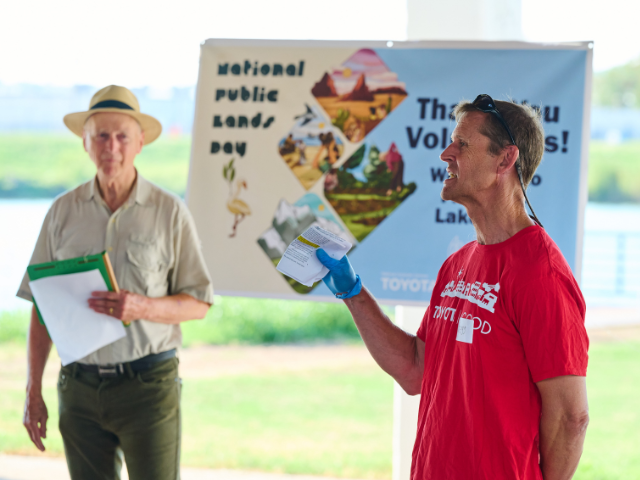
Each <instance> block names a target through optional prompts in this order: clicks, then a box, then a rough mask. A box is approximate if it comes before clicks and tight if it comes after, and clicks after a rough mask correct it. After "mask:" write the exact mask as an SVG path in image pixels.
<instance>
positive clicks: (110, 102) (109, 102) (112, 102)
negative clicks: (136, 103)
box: [89, 100, 133, 110]
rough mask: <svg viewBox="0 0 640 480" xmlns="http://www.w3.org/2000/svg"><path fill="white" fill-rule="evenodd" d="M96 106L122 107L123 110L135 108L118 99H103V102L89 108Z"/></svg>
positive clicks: (93, 108) (92, 108)
mask: <svg viewBox="0 0 640 480" xmlns="http://www.w3.org/2000/svg"><path fill="white" fill-rule="evenodd" d="M96 108H121V109H123V110H133V108H131V107H130V106H129V105H127V104H126V103H124V102H119V101H118V100H103V101H102V102H98V103H96V104H95V105H94V106H93V107H91V108H90V109H89V110H95V109H96Z"/></svg>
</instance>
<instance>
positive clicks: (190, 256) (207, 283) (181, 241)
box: [169, 205, 213, 304]
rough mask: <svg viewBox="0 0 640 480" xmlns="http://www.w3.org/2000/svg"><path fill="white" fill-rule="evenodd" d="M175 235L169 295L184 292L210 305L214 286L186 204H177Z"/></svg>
mask: <svg viewBox="0 0 640 480" xmlns="http://www.w3.org/2000/svg"><path fill="white" fill-rule="evenodd" d="M176 229H177V231H176V235H175V253H176V261H175V265H174V268H173V270H172V272H171V273H170V279H171V284H170V290H169V294H170V295H176V294H178V293H186V294H187V295H191V296H192V297H193V298H195V299H197V300H201V301H203V302H206V303H208V304H213V285H212V284H211V277H210V276H209V271H208V270H207V266H206V264H205V261H204V257H203V255H202V245H201V243H200V239H199V238H198V233H197V232H196V226H195V222H194V221H193V217H192V216H191V213H190V212H189V210H188V209H187V207H186V206H185V205H180V212H179V215H178V219H177V226H176Z"/></svg>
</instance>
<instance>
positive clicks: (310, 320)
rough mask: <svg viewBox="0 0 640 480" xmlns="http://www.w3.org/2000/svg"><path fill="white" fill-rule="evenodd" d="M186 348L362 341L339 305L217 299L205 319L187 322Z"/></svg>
mask: <svg viewBox="0 0 640 480" xmlns="http://www.w3.org/2000/svg"><path fill="white" fill-rule="evenodd" d="M182 325H183V328H182V332H183V336H184V345H185V346H188V345H193V344H228V343H247V344H258V343H294V342H309V341H314V340H349V339H358V338H359V334H358V330H357V329H356V327H355V325H354V323H353V320H352V319H351V314H350V313H349V310H347V307H345V306H344V305H342V304H339V303H319V302H307V301H291V300H267V299H254V298H239V297H219V296H216V299H215V304H214V306H213V307H211V310H209V313H208V314H207V317H206V318H205V319H204V320H195V321H191V322H186V323H183V324H182Z"/></svg>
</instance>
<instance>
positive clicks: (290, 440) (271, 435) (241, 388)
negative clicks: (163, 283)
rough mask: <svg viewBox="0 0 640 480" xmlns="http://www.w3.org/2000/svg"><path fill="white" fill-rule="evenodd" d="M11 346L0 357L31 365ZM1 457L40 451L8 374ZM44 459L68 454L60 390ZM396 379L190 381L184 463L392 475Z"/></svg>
mask: <svg viewBox="0 0 640 480" xmlns="http://www.w3.org/2000/svg"><path fill="white" fill-rule="evenodd" d="M23 352H24V348H23V346H20V345H18V344H4V345H3V348H2V350H1V351H0V359H2V360H4V361H5V362H6V361H12V362H16V361H24V353H23ZM3 372H4V373H3V375H2V376H1V377H0V385H1V388H2V391H3V394H2V395H1V396H0V453H9V454H10V453H14V454H32V455H33V454H36V450H35V447H33V445H32V444H31V443H30V441H29V439H28V437H27V435H26V432H25V431H24V428H23V427H22V423H21V419H22V408H23V402H24V379H22V378H19V377H17V376H16V375H15V373H13V372H12V371H11V370H9V369H6V368H5V369H3ZM44 397H45V402H46V403H47V405H48V409H49V423H48V438H47V440H46V441H45V446H46V448H47V454H48V455H52V456H61V455H63V447H62V440H61V437H60V433H59V432H58V429H57V422H58V415H57V403H58V402H57V394H56V391H55V388H54V387H46V388H45V389H44ZM392 399H393V389H392V382H391V380H390V378H389V377H388V376H386V375H385V374H384V373H382V371H380V370H379V369H377V368H365V367H361V368H352V369H346V370H340V371H335V370H333V371H324V370H311V371H308V372H298V373H291V372H289V373H269V374H263V375H260V376H258V375H236V376H230V377H221V378H214V379H189V380H185V381H184V383H183V390H182V412H183V414H182V420H183V426H182V464H183V465H184V466H194V467H207V468H236V469H244V470H248V469H250V470H262V471H268V472H284V473H292V474H314V475H328V476H342V477H348V478H370V479H388V478H390V477H391V431H392Z"/></svg>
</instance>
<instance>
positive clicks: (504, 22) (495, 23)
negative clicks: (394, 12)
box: [407, 0, 523, 40]
mask: <svg viewBox="0 0 640 480" xmlns="http://www.w3.org/2000/svg"><path fill="white" fill-rule="evenodd" d="M407 14H408V17H407V39H408V40H522V39H523V37H522V1H521V0H407Z"/></svg>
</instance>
